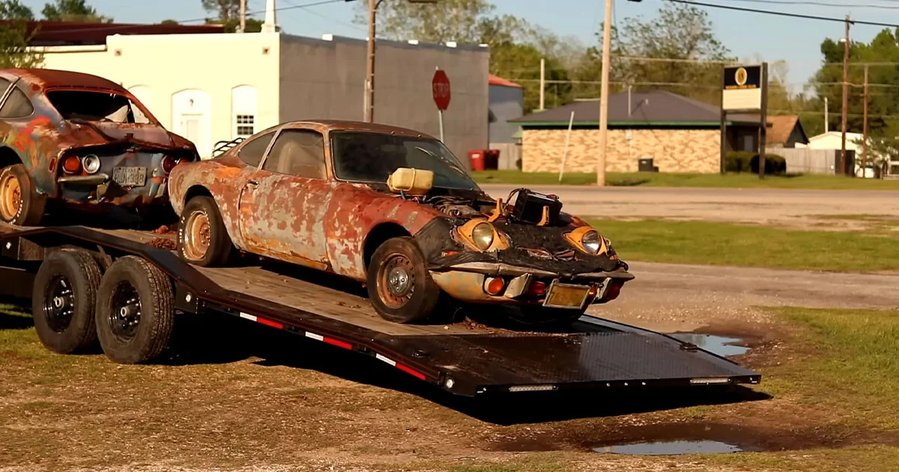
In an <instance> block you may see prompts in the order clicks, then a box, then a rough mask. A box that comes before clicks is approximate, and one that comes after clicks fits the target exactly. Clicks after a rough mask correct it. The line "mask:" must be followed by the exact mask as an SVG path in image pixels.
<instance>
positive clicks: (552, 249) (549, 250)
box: [416, 189, 634, 311]
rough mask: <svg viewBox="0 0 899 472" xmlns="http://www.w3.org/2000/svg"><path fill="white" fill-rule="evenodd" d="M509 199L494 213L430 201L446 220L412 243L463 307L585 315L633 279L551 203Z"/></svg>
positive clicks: (592, 235) (594, 236)
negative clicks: (494, 306) (510, 306)
mask: <svg viewBox="0 0 899 472" xmlns="http://www.w3.org/2000/svg"><path fill="white" fill-rule="evenodd" d="M513 194H517V198H516V199H515V203H514V204H512V205H504V204H503V203H502V200H498V201H497V202H495V203H493V204H492V205H494V206H493V208H492V209H490V205H491V203H488V202H481V203H480V204H479V203H478V202H475V203H474V204H471V202H465V201H463V200H462V199H459V198H455V197H432V198H431V199H430V200H431V202H430V203H431V204H433V205H435V206H436V207H437V208H439V209H441V210H442V211H443V212H444V213H446V214H447V215H448V216H449V218H438V219H435V220H433V221H432V222H431V223H429V224H428V225H427V226H426V227H425V228H423V229H422V230H421V231H420V232H419V234H417V235H416V239H417V240H418V243H419V245H420V246H421V248H422V250H423V251H424V252H425V255H426V257H427V258H428V268H429V270H430V272H431V277H432V278H433V279H434V281H435V282H436V283H437V284H438V285H439V286H440V288H441V289H442V290H443V291H445V292H446V293H448V294H449V295H451V296H452V297H454V298H456V299H458V300H462V301H465V302H472V303H483V304H490V303H493V304H497V303H502V304H515V305H520V306H524V307H534V308H537V307H545V308H549V309H564V310H578V311H583V310H585V309H586V308H587V306H589V305H590V304H593V303H606V302H609V301H612V300H614V299H615V298H617V297H618V294H619V292H620V290H621V288H622V286H623V285H624V283H625V282H627V281H628V280H631V279H633V278H634V276H633V275H632V274H630V273H629V272H628V271H627V269H628V266H627V264H626V263H625V262H624V261H622V260H620V259H619V258H618V255H617V254H616V253H615V250H614V249H613V248H612V245H611V243H610V242H609V240H608V239H606V238H604V237H603V236H601V235H600V234H599V233H598V232H597V231H596V230H595V229H593V228H592V227H590V226H589V225H587V224H586V223H585V222H584V221H582V220H580V219H579V218H577V217H573V216H570V215H567V214H564V213H562V212H561V206H562V204H561V202H559V200H558V199H557V198H555V197H553V196H548V195H543V194H539V193H535V192H532V191H529V190H526V189H519V190H516V191H515V192H513ZM511 197H512V196H511V195H510V198H511ZM481 205H483V206H481ZM447 235H450V237H449V238H448V237H447Z"/></svg>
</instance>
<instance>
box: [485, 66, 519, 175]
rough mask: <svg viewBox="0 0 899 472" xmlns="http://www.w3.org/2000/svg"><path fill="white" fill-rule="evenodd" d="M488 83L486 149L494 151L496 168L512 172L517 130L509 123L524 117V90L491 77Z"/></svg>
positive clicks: (516, 149) (516, 158) (508, 82)
mask: <svg viewBox="0 0 899 472" xmlns="http://www.w3.org/2000/svg"><path fill="white" fill-rule="evenodd" d="M488 83H489V86H490V90H489V93H488V95H489V102H490V109H489V111H488V131H487V134H488V136H489V137H490V149H497V150H499V151H500V154H499V168H500V169H514V168H516V167H517V165H518V164H517V162H518V159H519V158H520V157H521V127H520V126H518V124H517V123H510V120H514V119H517V118H521V116H522V115H523V114H524V89H523V88H522V87H521V85H518V84H516V83H515V82H511V81H508V80H506V79H503V78H502V77H497V76H495V75H493V74H490V75H489V78H488Z"/></svg>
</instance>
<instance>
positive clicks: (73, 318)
mask: <svg viewBox="0 0 899 472" xmlns="http://www.w3.org/2000/svg"><path fill="white" fill-rule="evenodd" d="M99 285H100V266H99V265H98V264H97V261H96V260H95V259H94V257H93V256H92V255H91V254H90V253H89V252H87V251H84V250H81V249H63V250H60V251H54V252H51V253H50V254H49V255H48V256H47V257H46V258H45V259H44V262H43V263H41V266H40V268H39V269H38V271H37V274H36V275H35V278H34V288H33V289H32V295H31V314H32V316H33V317H34V328H35V330H36V331H37V337H38V339H40V341H41V344H43V345H44V346H45V347H46V348H47V349H49V350H51V351H53V352H58V353H60V354H72V353H75V352H80V351H84V350H88V349H90V348H92V347H94V346H96V344H97V328H96V325H95V323H94V305H95V301H96V299H97V288H98V286H99Z"/></svg>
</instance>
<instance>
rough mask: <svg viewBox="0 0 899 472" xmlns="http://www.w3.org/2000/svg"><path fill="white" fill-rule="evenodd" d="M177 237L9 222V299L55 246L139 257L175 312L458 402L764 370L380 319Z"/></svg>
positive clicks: (645, 342)
mask: <svg viewBox="0 0 899 472" xmlns="http://www.w3.org/2000/svg"><path fill="white" fill-rule="evenodd" d="M171 240H172V236H171V235H165V234H162V235H160V234H154V233H152V232H146V231H134V230H103V229H95V228H87V227H81V226H62V227H39V228H17V227H11V226H8V225H3V224H0V266H3V267H2V268H0V279H2V280H3V282H4V283H3V284H0V285H2V287H0V291H2V292H5V293H6V294H8V295H17V296H22V295H26V294H28V293H30V287H31V283H32V279H33V277H32V278H29V277H30V276H32V275H33V272H34V271H35V270H36V266H37V263H38V262H40V260H41V259H42V258H43V254H44V252H45V250H46V249H50V248H56V247H63V246H76V247H82V248H84V249H87V250H91V251H94V252H96V253H97V254H98V257H101V258H112V257H118V256H123V255H137V256H140V257H143V258H144V259H146V260H147V261H149V262H150V263H151V264H153V265H155V266H156V267H158V268H159V269H161V270H162V271H163V272H164V273H165V274H167V275H168V276H169V277H171V279H172V281H173V285H174V291H175V294H174V297H175V298H174V302H175V308H176V309H177V310H179V311H181V312H185V313H204V312H214V313H224V314H228V315H232V316H237V317H240V318H244V319H247V320H249V321H253V322H256V323H259V324H262V325H265V326H268V327H271V328H273V329H279V330H284V331H288V332H290V333H293V334H296V335H299V336H302V337H305V338H307V339H311V340H315V341H319V342H323V343H327V344H330V345H332V346H334V347H335V348H340V349H345V350H350V351H353V352H356V353H359V354H362V355H363V356H367V357H369V358H374V359H376V360H378V361H381V362H384V363H387V364H389V365H391V366H393V367H395V368H397V369H399V370H401V371H403V372H405V373H407V374H409V375H411V376H412V377H415V378H417V379H419V380H423V381H426V382H428V383H430V384H433V385H435V386H438V387H439V388H442V389H444V390H447V391H449V392H451V393H453V394H457V395H463V396H479V395H484V394H489V393H510V392H529V391H553V390H568V389H603V390H605V389H647V388H653V387H674V386H685V387H690V386H692V387H695V388H701V387H703V386H709V385H734V384H747V383H748V384H755V383H758V382H759V381H760V380H761V376H760V375H759V374H757V373H756V372H753V371H751V370H748V369H745V368H743V367H741V366H739V365H737V364H736V363H734V362H732V361H730V360H728V359H725V358H723V357H720V356H717V355H714V354H712V353H709V352H706V351H703V350H701V349H698V348H697V347H696V346H694V345H692V344H689V343H684V342H681V341H678V340H676V339H674V338H671V337H669V336H665V335H663V334H659V333H655V332H652V331H648V330H644V329H640V328H637V327H634V326H629V325H625V324H621V323H615V322H612V321H608V320H603V319H599V318H594V317H592V316H584V317H582V318H581V319H580V320H579V321H578V322H576V323H574V324H573V325H572V326H571V327H570V329H567V330H565V331H564V332H531V331H515V330H510V329H506V328H500V327H489V326H486V327H485V326H481V325H471V324H466V323H448V324H436V325H407V324H397V323H393V322H390V321H386V320H384V319H382V318H380V317H379V316H378V315H377V314H376V313H375V311H374V310H373V309H372V308H371V305H370V304H369V302H368V300H367V298H366V297H365V296H363V294H364V291H361V290H357V289H355V288H354V285H353V284H348V283H345V282H344V281H342V280H340V279H337V278H336V277H330V276H326V275H323V274H322V273H319V272H312V271H304V270H301V269H296V268H294V267H290V266H285V265H281V264H271V265H269V264H264V265H248V266H240V267H230V268H200V267H195V266H192V265H190V264H187V263H185V262H184V261H182V260H181V259H179V258H178V257H177V255H176V254H175V253H174V252H173V251H172V250H170V249H168V247H171Z"/></svg>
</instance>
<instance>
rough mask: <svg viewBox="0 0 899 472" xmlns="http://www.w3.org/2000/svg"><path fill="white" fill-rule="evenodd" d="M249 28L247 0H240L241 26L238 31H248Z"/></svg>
mask: <svg viewBox="0 0 899 472" xmlns="http://www.w3.org/2000/svg"><path fill="white" fill-rule="evenodd" d="M246 30H247V0H240V27H239V28H238V29H237V32H238V33H243V32H246Z"/></svg>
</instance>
